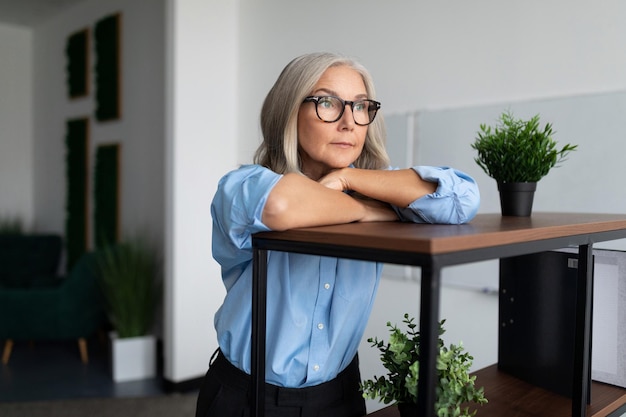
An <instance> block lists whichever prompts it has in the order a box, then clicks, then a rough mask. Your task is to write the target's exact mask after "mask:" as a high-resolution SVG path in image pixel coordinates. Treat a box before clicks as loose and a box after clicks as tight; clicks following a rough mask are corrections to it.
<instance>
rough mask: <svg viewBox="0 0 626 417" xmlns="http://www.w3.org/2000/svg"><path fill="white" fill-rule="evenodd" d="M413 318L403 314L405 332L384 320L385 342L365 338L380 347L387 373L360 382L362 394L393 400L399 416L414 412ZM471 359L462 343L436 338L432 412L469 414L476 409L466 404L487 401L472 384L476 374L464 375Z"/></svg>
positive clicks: (416, 339) (416, 342) (444, 416)
mask: <svg viewBox="0 0 626 417" xmlns="http://www.w3.org/2000/svg"><path fill="white" fill-rule="evenodd" d="M413 321H414V319H413V318H409V315H408V314H405V315H404V320H403V323H405V325H406V326H407V330H406V331H405V332H403V331H402V330H400V329H399V328H398V327H396V326H394V325H392V324H391V323H390V322H387V327H389V330H390V333H391V334H390V337H389V342H388V343H385V342H383V341H380V340H378V338H370V339H368V342H370V343H372V347H376V348H377V349H378V350H380V358H381V361H382V362H383V365H384V367H385V368H386V369H387V371H388V373H387V376H386V377H383V376H381V377H376V376H374V379H372V380H366V381H364V382H363V383H362V384H361V389H362V390H363V397H365V398H371V399H376V398H379V399H380V400H381V401H382V402H383V403H384V404H389V403H391V402H395V403H397V404H398V409H399V411H400V416H401V417H414V416H416V415H417V386H418V376H419V350H420V335H419V332H418V331H417V330H415V328H416V326H417V325H416V324H414V323H413ZM444 322H445V320H443V321H441V323H440V331H439V334H440V336H441V334H443V332H444V330H443V324H444ZM472 360H473V358H472V357H471V356H470V355H469V353H467V352H464V349H463V346H462V345H458V346H457V345H450V346H449V347H445V346H444V343H443V340H442V339H441V337H439V354H438V356H437V380H438V383H437V386H436V388H435V391H436V400H435V412H436V415H437V416H438V417H453V416H454V417H466V416H473V415H474V414H476V410H473V411H470V408H469V406H468V405H467V403H471V402H473V403H476V404H485V403H487V399H486V398H485V395H484V390H483V388H480V389H478V388H476V387H475V386H474V382H475V379H476V377H475V376H470V375H469V374H468V371H469V368H470V366H471V365H472Z"/></svg>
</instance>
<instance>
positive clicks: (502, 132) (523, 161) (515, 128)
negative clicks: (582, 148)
mask: <svg viewBox="0 0 626 417" xmlns="http://www.w3.org/2000/svg"><path fill="white" fill-rule="evenodd" d="M471 146H472V148H473V149H475V150H476V151H477V152H478V156H477V157H476V158H474V161H475V162H476V163H477V164H478V166H480V167H481V168H482V169H483V171H485V173H486V174H487V175H489V176H490V177H492V178H494V179H495V180H496V181H497V182H499V183H511V182H538V181H539V180H540V179H541V178H543V177H544V176H546V175H547V174H548V172H549V171H550V169H552V168H553V167H557V166H558V164H559V163H561V162H563V161H564V160H565V157H566V156H567V154H568V153H569V152H571V151H573V150H575V149H576V148H577V146H578V145H571V144H569V143H568V144H566V145H565V146H563V147H562V148H560V149H558V148H557V142H556V141H555V140H554V138H553V130H552V124H550V123H546V124H545V125H544V126H543V128H542V127H541V126H540V123H539V114H537V115H535V116H534V117H532V118H530V119H529V120H522V119H517V118H515V117H514V116H513V114H512V113H511V112H510V111H505V112H503V113H502V114H501V115H500V118H499V121H498V123H497V124H496V125H495V126H493V127H492V126H487V125H485V124H481V125H480V131H479V132H477V137H476V139H475V141H474V143H472V144H471Z"/></svg>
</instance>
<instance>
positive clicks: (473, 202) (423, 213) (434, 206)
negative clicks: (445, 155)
mask: <svg viewBox="0 0 626 417" xmlns="http://www.w3.org/2000/svg"><path fill="white" fill-rule="evenodd" d="M413 170H414V171H415V172H417V174H418V175H419V176H420V177H421V178H422V179H423V180H425V181H430V182H436V183H437V184H438V185H437V189H436V190H435V192H434V193H432V194H427V195H425V196H423V197H421V198H419V199H417V200H415V201H413V202H412V203H411V204H409V206H408V207H405V208H396V212H397V213H398V216H399V217H400V219H401V220H403V221H407V222H414V223H441V224H462V223H467V222H469V221H470V220H472V219H473V218H474V216H475V215H476V213H477V212H478V207H479V205H480V193H479V191H478V185H477V184H476V181H475V180H474V179H473V178H472V177H470V176H469V175H467V174H466V173H464V172H461V171H459V170H456V169H454V168H450V167H431V166H416V167H413Z"/></svg>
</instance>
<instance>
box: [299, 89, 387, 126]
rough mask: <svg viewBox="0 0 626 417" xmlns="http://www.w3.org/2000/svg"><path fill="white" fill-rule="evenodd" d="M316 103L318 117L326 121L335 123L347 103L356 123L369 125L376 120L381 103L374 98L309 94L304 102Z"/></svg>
mask: <svg viewBox="0 0 626 417" xmlns="http://www.w3.org/2000/svg"><path fill="white" fill-rule="evenodd" d="M308 102H313V103H315V113H317V117H318V118H319V119H320V120H322V121H324V122H326V123H334V122H336V121H337V120H339V119H341V116H343V112H344V110H345V109H346V105H350V109H351V110H352V118H353V119H354V123H356V124H357V125H359V126H367V125H368V124H370V123H372V122H373V121H374V117H376V112H377V111H378V109H380V103H379V102H378V101H374V100H369V99H365V100H356V101H350V100H343V99H341V98H339V97H335V96H309V97H306V98H305V99H304V103H308Z"/></svg>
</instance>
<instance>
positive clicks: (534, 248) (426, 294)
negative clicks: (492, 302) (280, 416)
mask: <svg viewBox="0 0 626 417" xmlns="http://www.w3.org/2000/svg"><path fill="white" fill-rule="evenodd" d="M622 238H626V215H613V214H581V213H533V215H532V216H531V217H506V216H501V215H500V214H479V215H478V216H476V218H474V219H473V220H472V221H471V222H470V223H468V224H463V225H428V224H409V223H400V222H394V223H350V224H343V225H336V226H324V227H316V228H303V229H294V230H288V231H285V232H264V233H259V234H256V235H254V236H253V238H252V245H253V250H254V261H253V262H254V265H253V299H252V305H253V310H252V311H253V313H252V350H253V355H252V364H251V365H252V376H253V392H252V412H253V416H257V417H262V416H264V400H263V391H264V385H263V382H264V378H263V375H264V374H265V329H266V316H265V314H266V313H265V307H266V292H267V280H266V278H267V251H269V250H274V251H287V252H297V253H308V254H313V255H319V256H333V257H343V258H351V259H361V260H369V261H377V262H384V263H395V264H403V265H412V266H420V267H421V274H422V277H421V285H420V332H421V335H422V340H423V343H422V356H423V363H422V366H420V376H419V379H420V389H419V391H418V412H419V415H420V416H427V415H432V414H433V411H432V410H433V409H434V400H435V392H434V387H435V382H436V379H435V378H436V372H435V361H436V354H437V337H438V331H437V330H438V322H439V299H440V290H441V269H442V268H443V267H446V266H450V265H458V264H463V263H469V262H477V261H482V260H488V259H499V258H503V257H509V256H517V255H523V254H529V253H536V252H541V251H548V250H554V249H560V248H565V247H578V256H579V263H578V286H577V289H576V297H577V308H576V317H575V322H576V336H575V343H574V346H573V351H574V359H575V363H574V365H573V374H574V381H573V382H572V385H573V389H572V393H573V394H572V399H569V398H562V397H559V396H556V395H555V394H552V393H549V392H547V391H545V390H541V389H540V388H535V387H533V386H530V385H528V384H525V383H522V382H521V381H518V380H516V379H515V378H513V377H511V376H509V375H506V374H503V373H502V372H499V371H498V370H497V366H493V367H489V368H486V369H484V370H481V371H478V373H477V375H478V378H477V382H476V383H477V385H479V386H482V385H484V386H485V387H486V396H487V398H488V399H489V400H490V403H489V404H487V405H486V406H484V407H482V408H481V409H480V413H479V415H481V416H503V415H506V416H507V417H514V416H520V417H521V416H550V417H555V416H556V417H559V416H563V417H565V416H574V417H587V416H597V417H599V416H606V415H608V414H609V413H610V412H612V411H613V410H615V409H617V408H619V407H620V406H621V405H623V404H624V403H626V390H624V389H622V388H618V387H612V386H604V384H597V383H593V384H592V382H591V376H590V360H591V305H592V288H591V285H592V279H591V276H592V246H593V244H594V243H596V242H601V241H608V240H615V239H622ZM468 308H471V306H468ZM492 384H493V385H492ZM503 387H504V388H503ZM490 392H491V394H490ZM529 395H530V397H529ZM589 396H590V397H591V404H590V405H589V404H588V401H587V399H588V397H589ZM513 399H517V401H513ZM516 404H517V405H516ZM394 413H397V411H396V409H395V407H389V408H386V409H383V410H380V411H378V412H376V413H373V414H372V415H375V416H378V417H391V416H395V415H397V414H394Z"/></svg>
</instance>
